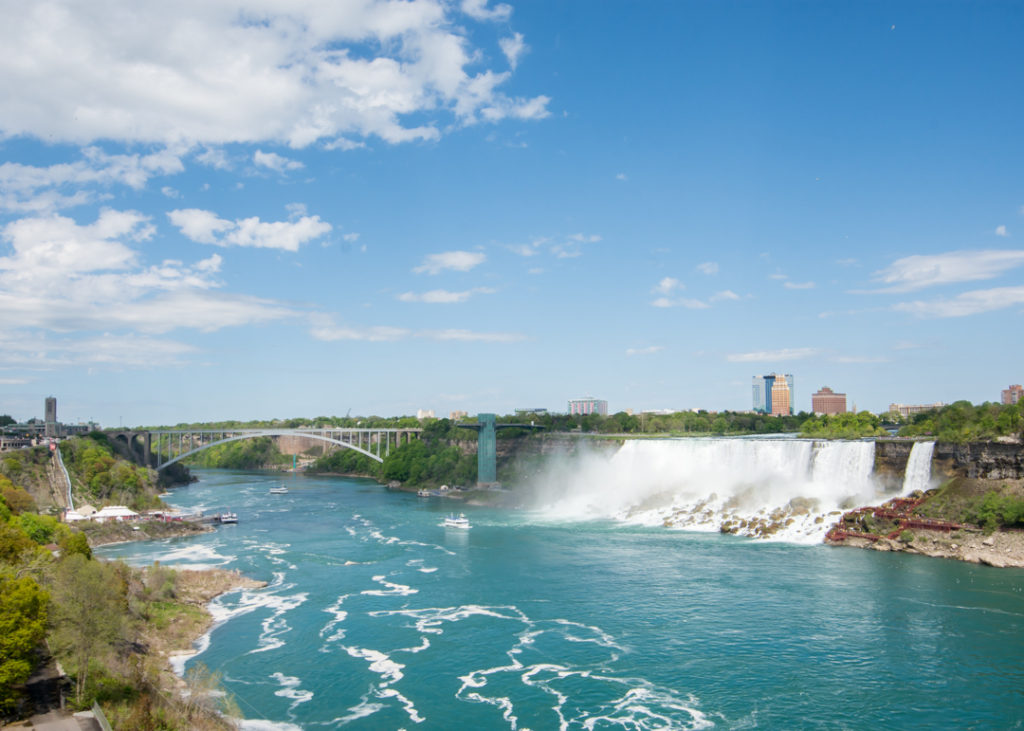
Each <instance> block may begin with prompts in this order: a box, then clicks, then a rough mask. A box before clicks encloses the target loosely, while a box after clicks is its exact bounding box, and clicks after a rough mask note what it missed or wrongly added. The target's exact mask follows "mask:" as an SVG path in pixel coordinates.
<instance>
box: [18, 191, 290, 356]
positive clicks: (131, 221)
mask: <svg viewBox="0 0 1024 731" xmlns="http://www.w3.org/2000/svg"><path fill="white" fill-rule="evenodd" d="M153 235H154V228H153V226H152V225H151V224H150V222H149V219H148V217H146V216H143V215H142V214H139V213H136V212H134V211H114V210H109V209H105V210H103V211H101V212H100V214H99V216H98V217H97V219H96V221H95V222H93V223H90V224H85V225H80V224H78V223H77V222H76V221H74V220H73V219H70V218H67V217H63V216H57V215H51V216H47V217H36V218H25V219H21V220H18V221H14V222H12V223H9V224H7V225H6V226H4V228H3V229H2V231H0V238H2V239H3V240H4V241H5V242H7V243H8V244H9V245H10V246H11V250H12V253H11V255H10V256H7V257H2V258H0V312H3V313H4V318H3V319H2V320H0V334H2V333H7V334H8V336H10V337H13V338H14V339H15V340H16V341H24V342H35V341H36V340H38V338H39V335H38V333H39V331H47V332H55V333H77V335H76V336H75V337H66V338H65V339H66V341H67V342H66V344H65V345H64V346H60V347H59V348H58V347H57V346H56V345H53V344H52V343H50V342H49V341H47V342H44V343H41V344H40V350H39V353H41V354H42V355H40V358H39V359H38V363H37V364H36V366H33V367H42V366H43V364H45V363H46V362H49V360H48V359H51V360H52V359H54V358H56V360H55V361H54V362H56V363H57V364H58V365H59V364H61V363H63V362H64V360H61V359H62V358H71V357H72V356H74V353H75V347H74V343H83V342H84V343H89V342H93V339H95V338H97V337H99V334H103V337H106V338H108V340H110V342H115V341H116V342H122V340H123V339H124V338H128V337H129V336H138V333H164V332H169V331H171V330H175V329H179V328H188V329H199V330H203V331H214V330H218V329H220V328H223V327H228V326H234V325H244V324H251V323H258V322H266V321H269V320H275V319H281V318H285V317H292V316H294V314H295V312H294V311H292V310H291V309H290V308H289V307H286V306H283V305H281V304H279V303H277V302H273V301H271V300H266V299H260V298H256V297H249V296H246V295H230V294H224V293H219V292H215V291H213V290H215V289H217V288H219V287H220V286H221V283H220V282H219V281H217V279H215V275H216V274H217V273H218V272H219V270H220V267H221V257H220V256H218V255H214V256H211V257H209V258H207V259H203V260H201V261H199V262H196V263H195V264H193V265H191V266H189V265H186V264H184V263H182V262H181V261H175V260H165V261H163V262H160V263H159V264H153V265H149V266H145V265H143V264H142V263H141V262H140V255H139V252H138V251H137V250H136V249H135V248H134V245H136V244H139V243H141V242H145V241H147V240H148V239H150V238H151V237H152V236H153ZM125 331H128V332H127V333H126V332H125ZM117 339H122V340H117ZM124 342H129V341H124ZM130 342H138V340H135V341H130ZM53 350H60V351H61V352H62V353H63V355H61V356H60V357H59V358H58V357H57V356H55V355H53V353H52V352H51V351H53ZM108 350H110V349H109V348H108ZM122 350H123V349H122ZM75 357H76V358H77V360H75V362H97V361H96V358H95V356H94V355H90V354H89V353H87V352H85V351H82V352H80V353H78V355H77V356H75ZM133 363H134V361H133V360H132V359H131V358H128V357H127V356H125V363H123V365H130V364H133Z"/></svg>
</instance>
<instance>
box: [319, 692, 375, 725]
mask: <svg viewBox="0 0 1024 731" xmlns="http://www.w3.org/2000/svg"><path fill="white" fill-rule="evenodd" d="M348 710H349V711H351V713H349V714H348V715H347V716H338V717H336V718H334V719H332V720H331V724H337V725H339V726H344V725H345V724H347V723H350V722H352V721H358V720H359V719H360V718H366V717H367V716H372V715H373V714H374V713H376V712H377V711H382V710H384V705H383V704H381V703H371V702H370V700H369V696H363V698H362V700H361V701H360V702H359V704H357V705H355V706H352V707H350V708H349V709H348Z"/></svg>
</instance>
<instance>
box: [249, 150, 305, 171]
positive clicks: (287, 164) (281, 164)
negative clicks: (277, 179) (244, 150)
mask: <svg viewBox="0 0 1024 731" xmlns="http://www.w3.org/2000/svg"><path fill="white" fill-rule="evenodd" d="M252 161H253V164H255V165H257V166H258V167H264V168H269V169H270V170H273V171H274V172H277V173H285V172H287V171H289V170H301V169H302V168H303V167H305V166H304V165H303V164H302V163H301V162H299V161H298V160H291V159H289V158H287V157H283V156H282V155H278V154H277V153H276V152H264V151H263V150H256V152H254V153H253V154H252Z"/></svg>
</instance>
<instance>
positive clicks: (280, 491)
mask: <svg viewBox="0 0 1024 731" xmlns="http://www.w3.org/2000/svg"><path fill="white" fill-rule="evenodd" d="M270 494H271V495H287V494H288V488H287V487H285V486H284V485H281V486H280V487H272V488H270Z"/></svg>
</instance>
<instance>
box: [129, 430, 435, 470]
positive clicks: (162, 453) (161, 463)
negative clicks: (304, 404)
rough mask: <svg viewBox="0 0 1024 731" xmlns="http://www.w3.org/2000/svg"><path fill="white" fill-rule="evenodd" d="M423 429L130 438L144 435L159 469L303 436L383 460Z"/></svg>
mask: <svg viewBox="0 0 1024 731" xmlns="http://www.w3.org/2000/svg"><path fill="white" fill-rule="evenodd" d="M422 431H423V430H422V429H418V428H407V429H406V428H403V429H375V428H351V429H347V428H337V427H336V428H323V429H318V428H300V429H156V430H152V431H148V432H141V433H133V436H131V437H129V440H132V439H134V438H135V437H137V436H142V437H143V439H144V440H145V452H146V459H147V461H148V460H150V459H151V457H150V455H152V456H153V457H155V460H153V461H155V466H156V468H157V469H158V470H159V469H163V468H164V467H167V466H168V465H170V464H173V463H175V462H178V461H180V460H182V459H184V458H185V457H188V456H191V455H193V454H196V453H198V452H201V451H203V450H205V449H209V448H210V447H212V446H215V445H218V444H225V443H227V442H232V441H238V440H241V439H250V438H256V437H299V438H306V439H311V440H316V441H321V442H326V443H328V444H333V445H335V446H339V447H342V448H348V449H352V450H355V451H357V452H360V453H362V454H364V455H366V456H367V457H370V458H371V459H373V460H375V461H377V462H382V461H383V460H384V457H387V456H388V455H389V454H390V453H391V449H392V447H395V448H397V447H399V446H401V444H402V443H403V441H404V442H406V443H407V442H409V441H411V440H412V439H414V438H418V436H419V434H420V433H421V432H422Z"/></svg>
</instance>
